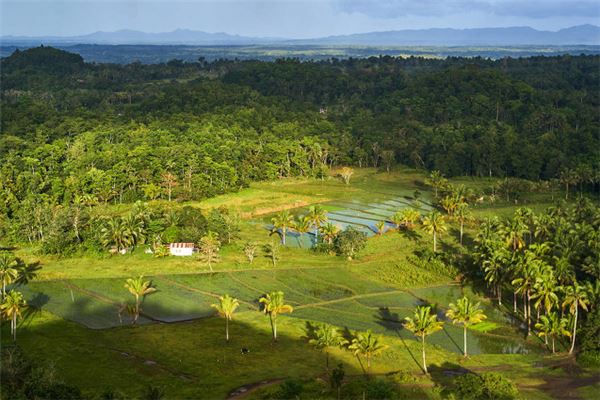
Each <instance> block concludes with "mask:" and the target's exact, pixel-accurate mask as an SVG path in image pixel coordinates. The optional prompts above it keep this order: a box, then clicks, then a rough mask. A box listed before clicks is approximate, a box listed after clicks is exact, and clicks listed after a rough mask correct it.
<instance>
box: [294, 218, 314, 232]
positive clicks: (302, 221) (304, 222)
mask: <svg viewBox="0 0 600 400" xmlns="http://www.w3.org/2000/svg"><path fill="white" fill-rule="evenodd" d="M310 226H311V221H310V218H309V217H308V215H304V216H302V217H298V219H297V220H296V222H295V223H294V230H295V231H296V232H298V233H300V234H303V233H306V232H308V231H309V230H310Z"/></svg>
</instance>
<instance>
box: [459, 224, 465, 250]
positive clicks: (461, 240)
mask: <svg viewBox="0 0 600 400" xmlns="http://www.w3.org/2000/svg"><path fill="white" fill-rule="evenodd" d="M464 224H465V223H464V222H463V221H460V245H461V246H462V244H463V226H464Z"/></svg>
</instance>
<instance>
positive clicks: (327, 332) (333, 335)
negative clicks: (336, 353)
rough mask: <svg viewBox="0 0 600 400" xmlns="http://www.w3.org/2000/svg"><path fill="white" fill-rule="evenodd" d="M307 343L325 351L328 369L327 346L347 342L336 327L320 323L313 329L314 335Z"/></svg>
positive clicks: (342, 344)
mask: <svg viewBox="0 0 600 400" xmlns="http://www.w3.org/2000/svg"><path fill="white" fill-rule="evenodd" d="M309 343H310V344H312V345H314V346H315V347H316V348H317V349H322V350H324V351H325V360H326V361H325V365H326V368H327V369H328V370H329V350H328V349H329V348H330V347H342V346H344V345H346V344H347V343H348V341H347V340H346V339H344V337H343V336H342V335H340V333H339V332H338V330H337V328H335V327H334V326H332V325H329V324H322V325H319V327H318V328H317V329H316V330H315V337H314V338H312V339H310V340H309Z"/></svg>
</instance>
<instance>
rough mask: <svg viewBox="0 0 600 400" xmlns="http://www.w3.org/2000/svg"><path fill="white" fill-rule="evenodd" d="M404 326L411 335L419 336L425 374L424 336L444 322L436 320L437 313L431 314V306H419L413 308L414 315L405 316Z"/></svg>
mask: <svg viewBox="0 0 600 400" xmlns="http://www.w3.org/2000/svg"><path fill="white" fill-rule="evenodd" d="M404 320H405V323H404V327H405V328H406V329H408V330H409V331H411V332H412V333H413V335H415V336H417V337H419V338H421V345H422V353H423V371H424V372H425V373H426V374H427V373H428V372H427V362H426V361H425V338H426V337H427V336H429V335H431V334H432V333H435V332H437V331H439V330H441V329H442V327H443V325H444V323H443V322H441V321H438V320H437V315H435V314H431V307H429V306H419V307H417V308H416V309H415V315H414V316H413V317H412V318H411V317H406V318H405V319H404Z"/></svg>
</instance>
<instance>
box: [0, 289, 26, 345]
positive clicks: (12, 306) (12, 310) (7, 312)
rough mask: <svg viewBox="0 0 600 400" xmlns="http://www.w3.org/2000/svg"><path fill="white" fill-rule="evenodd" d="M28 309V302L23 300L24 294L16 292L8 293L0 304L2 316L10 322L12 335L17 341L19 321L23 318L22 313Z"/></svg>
mask: <svg viewBox="0 0 600 400" xmlns="http://www.w3.org/2000/svg"><path fill="white" fill-rule="evenodd" d="M26 307H27V302H26V301H25V299H23V294H22V293H21V292H17V291H15V290H11V291H10V292H8V293H7V294H6V295H5V296H4V298H3V299H2V303H1V304H0V311H1V312H2V316H3V317H4V318H6V319H7V320H10V333H11V334H12V337H13V340H15V341H16V340H17V319H18V318H20V317H21V316H22V314H21V312H22V311H23V309H24V308H26Z"/></svg>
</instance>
